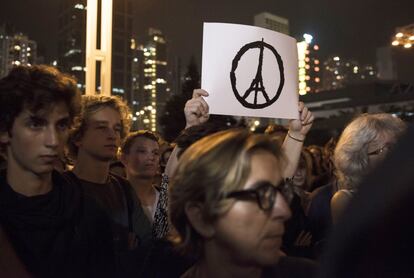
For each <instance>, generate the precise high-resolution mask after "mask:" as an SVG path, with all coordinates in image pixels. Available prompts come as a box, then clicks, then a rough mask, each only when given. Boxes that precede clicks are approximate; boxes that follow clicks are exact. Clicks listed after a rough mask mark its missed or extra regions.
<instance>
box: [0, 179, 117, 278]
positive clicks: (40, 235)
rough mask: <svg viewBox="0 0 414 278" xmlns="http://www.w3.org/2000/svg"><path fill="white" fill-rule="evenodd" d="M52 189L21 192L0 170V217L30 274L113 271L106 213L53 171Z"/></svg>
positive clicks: (82, 274) (78, 274)
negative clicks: (14, 188)
mask: <svg viewBox="0 0 414 278" xmlns="http://www.w3.org/2000/svg"><path fill="white" fill-rule="evenodd" d="M52 182H53V187H52V190H51V191H50V192H48V193H46V194H43V195H38V196H33V197H26V196H24V195H21V194H19V193H17V192H15V191H14V190H13V189H12V188H11V187H10V185H9V184H8V183H7V178H6V171H2V173H1V174H0V223H1V226H2V227H3V229H4V231H5V232H6V234H7V236H8V237H9V239H10V242H11V243H12V246H13V247H14V249H15V251H16V253H17V255H18V256H19V258H20V260H21V261H22V262H23V264H24V265H25V266H26V268H27V270H28V271H29V272H30V273H31V274H33V275H34V276H35V277H38V276H39V277H75V276H76V277H92V276H103V277H108V276H112V274H113V271H114V253H113V249H112V245H111V244H108V242H110V239H111V237H112V234H111V232H110V230H109V229H108V228H107V227H108V222H107V218H106V216H105V214H103V213H102V211H101V210H100V209H99V208H98V206H97V205H96V203H94V202H93V201H91V200H87V199H85V198H84V195H83V194H82V191H81V188H80V187H79V186H78V185H77V184H73V183H71V182H70V180H67V179H65V177H64V176H62V175H61V174H59V173H58V172H53V173H52Z"/></svg>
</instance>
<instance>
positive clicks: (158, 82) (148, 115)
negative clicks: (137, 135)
mask: <svg viewBox="0 0 414 278" xmlns="http://www.w3.org/2000/svg"><path fill="white" fill-rule="evenodd" d="M131 48H132V49H133V58H132V87H133V96H134V99H133V100H132V103H134V105H133V122H134V125H133V126H134V128H135V129H148V130H151V131H158V130H160V127H159V124H158V123H159V116H160V115H161V113H162V112H163V111H164V109H165V103H166V101H167V99H168V97H169V95H170V89H169V87H168V84H167V79H168V70H167V42H166V39H165V37H164V35H163V34H162V32H161V31H160V30H157V29H154V28H150V29H149V30H148V34H147V36H146V39H145V40H144V43H143V44H138V43H137V40H135V39H134V40H133V41H132V43H131Z"/></svg>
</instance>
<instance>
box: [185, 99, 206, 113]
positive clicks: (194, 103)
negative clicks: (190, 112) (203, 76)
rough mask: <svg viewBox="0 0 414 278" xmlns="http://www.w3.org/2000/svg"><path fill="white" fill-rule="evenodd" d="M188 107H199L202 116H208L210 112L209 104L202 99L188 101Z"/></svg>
mask: <svg viewBox="0 0 414 278" xmlns="http://www.w3.org/2000/svg"><path fill="white" fill-rule="evenodd" d="M186 106H188V107H192V106H194V107H198V108H199V109H200V110H201V112H202V114H207V113H208V111H209V107H208V104H207V102H206V101H205V100H204V99H203V98H202V97H199V98H193V99H190V100H189V101H187V104H186Z"/></svg>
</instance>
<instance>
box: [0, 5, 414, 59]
mask: <svg viewBox="0 0 414 278" xmlns="http://www.w3.org/2000/svg"><path fill="white" fill-rule="evenodd" d="M58 2H59V1H53V0H39V1H36V2H34V1H23V0H16V1H13V2H12V1H7V2H5V3H3V4H2V9H1V10H0V23H6V22H7V23H10V24H12V25H13V26H14V27H15V28H16V31H19V32H23V33H25V34H26V35H28V36H29V37H30V38H31V39H33V40H35V41H37V42H38V45H39V46H38V48H39V52H40V54H43V55H45V58H46V60H45V61H46V62H48V61H50V60H51V59H53V58H57V21H58V15H57V11H58ZM332 2H333V3H332ZM132 3H133V6H134V13H133V14H134V34H135V35H138V36H141V35H144V34H145V33H146V31H147V30H148V28H149V27H154V28H158V29H160V30H162V32H163V33H164V34H165V37H166V39H167V40H168V43H169V48H170V50H169V51H170V54H172V55H174V56H178V57H180V58H181V59H182V61H183V63H184V64H187V62H188V61H189V59H190V57H191V56H192V55H194V56H195V57H196V60H197V61H198V62H199V61H201V54H202V53H201V44H202V23H203V22H214V21H215V22H229V23H239V24H249V25H253V17H254V15H255V14H257V13H261V12H264V11H266V12H270V13H273V14H275V15H278V16H282V17H285V18H287V19H289V23H290V34H291V35H292V36H299V35H301V34H303V33H310V34H312V35H314V37H315V38H316V39H317V41H318V43H319V45H320V46H321V55H322V58H326V57H327V56H328V55H339V56H344V57H346V58H352V59H356V60H358V61H361V62H362V63H367V62H369V63H373V62H374V61H375V51H376V48H377V47H381V46H384V45H389V44H390V43H391V36H392V35H393V34H394V31H395V28H396V27H399V26H403V25H406V24H409V23H411V21H412V17H411V15H410V14H409V12H408V11H409V10H414V2H413V1H409V0H400V1H398V3H396V2H391V1H374V0H365V1H361V2H357V1H353V0H352V1H346V2H345V1H344V2H336V1H335V2H334V1H322V0H314V1H302V0H301V1H293V2H292V1H290V2H287V1H282V2H280V3H277V4H276V3H275V2H274V1H270V0H258V1H255V2H254V3H252V2H251V1H235V0H234V1H233V0H228V1H225V2H224V1H216V0H212V1H208V2H203V1H200V0H192V1H183V0H176V1H167V0H162V1H161V0H159V1H158V0H151V1H150V0H139V1H132ZM33 11H37V14H34V13H33ZM200 66H201V65H200Z"/></svg>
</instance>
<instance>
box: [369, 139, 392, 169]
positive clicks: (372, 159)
mask: <svg viewBox="0 0 414 278" xmlns="http://www.w3.org/2000/svg"><path fill="white" fill-rule="evenodd" d="M396 140H397V139H396V138H395V136H394V135H393V134H390V133H383V134H381V135H380V136H379V137H378V138H377V139H376V140H374V141H372V142H370V143H369V144H368V158H369V164H370V168H373V167H375V166H376V165H378V163H380V162H381V161H382V160H383V159H384V158H385V157H386V156H387V154H388V153H389V151H390V149H391V148H392V147H393V146H394V145H395V143H396Z"/></svg>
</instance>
